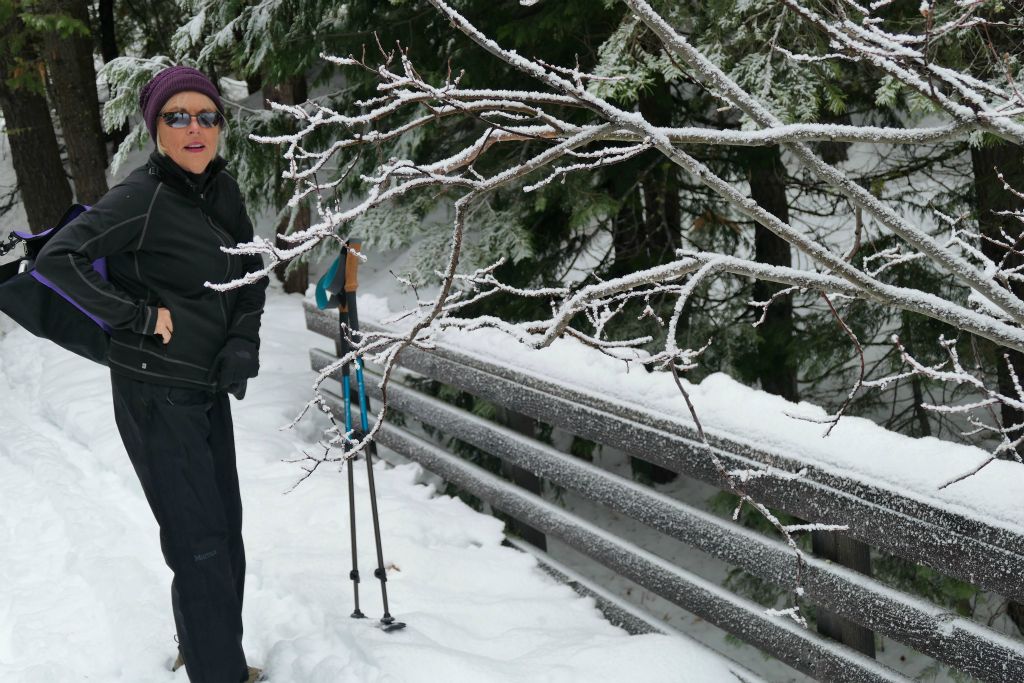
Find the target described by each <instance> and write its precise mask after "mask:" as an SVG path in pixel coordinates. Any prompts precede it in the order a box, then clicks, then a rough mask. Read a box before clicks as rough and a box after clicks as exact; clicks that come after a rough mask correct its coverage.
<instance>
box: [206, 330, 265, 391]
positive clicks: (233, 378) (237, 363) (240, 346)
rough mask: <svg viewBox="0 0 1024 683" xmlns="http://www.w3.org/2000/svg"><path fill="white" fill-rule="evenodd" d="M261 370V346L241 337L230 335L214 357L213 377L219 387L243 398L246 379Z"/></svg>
mask: <svg viewBox="0 0 1024 683" xmlns="http://www.w3.org/2000/svg"><path fill="white" fill-rule="evenodd" d="M259 372H260V354H259V348H258V347H257V346H256V345H255V344H253V343H252V342H250V341H246V340H245V339H242V338H240V337H228V341H227V343H226V344H224V348H223V349H221V350H220V353H218V354H217V357H216V358H214V359H213V370H212V371H211V373H212V375H213V377H215V378H216V382H217V389H218V390H223V391H227V392H228V393H229V394H234V396H235V398H237V399H239V400H241V399H242V398H243V397H244V396H245V388H246V383H247V382H246V380H248V379H249V378H250V377H255V376H256V375H258V374H259Z"/></svg>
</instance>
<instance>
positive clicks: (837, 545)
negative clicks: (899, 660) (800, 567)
mask: <svg viewBox="0 0 1024 683" xmlns="http://www.w3.org/2000/svg"><path fill="white" fill-rule="evenodd" d="M811 551H812V552H813V553H814V554H815V555H816V556H818V557H820V558H822V559H826V560H831V561H833V562H835V563H836V564H841V565H843V566H844V567H849V568H850V569H853V570H854V571H857V572H860V573H861V574H864V575H866V576H871V548H870V546H868V544H866V543H864V542H862V541H858V540H856V539H854V538H850V537H849V536H847V535H845V534H841V533H838V532H835V531H814V532H811ZM817 607H818V609H817V616H818V633H820V634H821V635H823V636H826V637H828V638H832V639H833V640H838V641H839V642H840V643H843V644H844V645H847V646H849V647H852V648H853V649H854V650H857V651H858V652H862V653H864V654H865V655H867V656H868V657H874V656H875V633H874V631H871V630H869V629H866V628H864V627H863V626H861V625H860V624H857V623H856V622H853V621H850V620H849V619H845V618H843V617H841V616H839V615H837V614H833V613H832V612H829V611H828V610H826V609H825V608H823V607H822V606H821V605H818V606H817Z"/></svg>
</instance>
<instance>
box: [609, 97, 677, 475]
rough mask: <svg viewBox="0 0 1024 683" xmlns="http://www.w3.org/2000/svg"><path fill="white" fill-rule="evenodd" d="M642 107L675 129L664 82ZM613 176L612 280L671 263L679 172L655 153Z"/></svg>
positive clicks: (634, 461) (641, 465)
mask: <svg viewBox="0 0 1024 683" xmlns="http://www.w3.org/2000/svg"><path fill="white" fill-rule="evenodd" d="M638 105H639V108H640V112H641V113H642V114H643V116H644V118H646V119H647V120H648V121H650V122H651V123H653V124H655V125H657V126H668V125H671V124H672V112H673V110H674V109H675V105H676V101H675V99H674V98H673V96H672V92H671V90H670V89H669V87H668V85H667V84H666V83H665V82H664V81H663V80H661V79H659V80H658V82H657V83H656V84H655V85H654V86H653V87H652V88H651V89H650V91H648V92H644V93H643V94H641V96H640V100H639V102H638ZM611 174H612V176H611V191H612V193H613V195H614V196H616V197H622V198H623V205H622V208H621V209H620V211H619V213H618V215H617V216H616V217H615V219H614V220H613V221H612V243H613V245H614V248H615V261H614V263H613V264H612V268H611V272H610V273H609V275H612V276H616V275H624V274H626V273H629V272H633V271H637V270H644V269H647V268H650V267H652V266H656V265H659V264H663V263H668V262H669V261H672V260H673V259H674V258H675V252H676V250H677V249H679V247H681V246H682V234H683V233H682V224H681V216H680V208H679V167H678V166H676V165H675V164H673V163H671V162H670V161H668V160H667V159H665V158H664V157H663V156H661V155H659V154H658V153H656V152H650V153H646V154H642V155H640V156H639V157H638V158H637V159H636V160H634V161H633V162H629V163H627V164H623V165H621V166H619V167H617V168H616V169H615V170H613V171H611ZM638 180H639V183H638V182H637V181H638ZM654 304H655V305H656V306H657V305H658V303H657V302H654ZM626 315H627V316H628V317H631V318H635V317H636V316H635V315H632V316H629V314H626ZM680 329H685V324H683V325H680ZM630 467H631V469H632V471H633V476H634V478H635V479H637V480H638V481H641V482H645V483H652V484H664V483H667V482H670V481H672V480H674V479H675V478H676V476H677V475H676V473H675V472H673V471H671V470H668V469H665V468H664V467H660V466H658V465H655V464H653V463H649V462H647V461H645V460H641V459H639V458H631V459H630Z"/></svg>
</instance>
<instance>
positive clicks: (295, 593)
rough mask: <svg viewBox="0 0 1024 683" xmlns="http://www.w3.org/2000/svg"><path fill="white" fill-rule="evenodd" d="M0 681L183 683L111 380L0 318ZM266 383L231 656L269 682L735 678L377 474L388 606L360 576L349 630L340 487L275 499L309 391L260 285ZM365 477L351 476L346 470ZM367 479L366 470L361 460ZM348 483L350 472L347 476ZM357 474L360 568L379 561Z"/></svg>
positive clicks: (491, 534)
mask: <svg viewBox="0 0 1024 683" xmlns="http://www.w3.org/2000/svg"><path fill="white" fill-rule="evenodd" d="M0 320H2V322H0V325H2V327H0V434H2V435H3V439H2V441H0V681H3V682H4V683H65V682H67V683H70V682H72V681H75V682H77V681H102V682H103V683H114V682H118V681H124V682H126V683H127V682H130V683H147V682H150V681H153V682H157V681H168V682H170V681H185V680H187V679H186V676H185V673H184V671H179V672H178V673H177V674H174V673H171V672H170V671H169V670H168V669H167V666H168V664H169V662H170V660H171V658H172V656H173V654H174V652H175V644H174V640H173V634H174V625H173V621H172V618H171V612H170V597H169V583H170V572H169V570H167V569H166V567H165V566H164V564H163V560H162V556H161V554H160V548H159V542H158V538H157V527H156V523H155V522H154V521H153V518H152V515H151V514H150V511H149V508H148V507H147V505H146V502H145V499H144V497H143V495H142V492H141V489H140V487H139V485H138V483H137V480H136V478H135V474H134V472H133V471H132V468H131V465H130V463H129V461H128V458H127V456H126V454H125V453H124V450H123V447H122V445H121V442H120V439H119V437H118V434H117V430H116V428H115V425H114V419H113V411H112V407H111V402H110V389H109V379H108V376H107V374H106V370H105V369H104V368H102V367H99V366H96V365H93V364H91V363H88V362H86V361H83V360H80V359H78V358H76V357H74V356H72V355H71V354H69V353H67V352H64V351H63V350H61V349H59V348H57V347H56V346H53V345H51V344H49V343H47V342H42V341H39V340H37V339H35V338H34V337H31V336H30V335H28V334H27V333H25V332H24V331H22V330H20V329H17V328H14V327H13V325H12V324H11V323H10V321H9V320H6V319H0ZM263 340H264V341H263V346H262V349H263V351H262V359H261V360H262V370H261V373H260V376H259V378H257V379H256V380H254V381H253V382H252V384H251V385H250V388H249V393H248V395H247V397H246V398H245V400H244V401H241V402H234V403H233V410H234V418H235V432H236V437H237V445H238V450H239V474H240V477H241V486H242V495H243V502H244V505H245V510H246V517H245V540H246V547H247V554H248V561H249V566H248V577H247V590H246V602H245V615H244V618H245V626H246V635H245V647H246V651H247V653H248V654H249V656H250V658H251V660H252V661H253V662H254V663H259V664H262V665H264V666H266V667H267V670H268V672H269V673H270V674H271V677H272V678H271V680H274V681H280V682H281V683H319V682H322V683H342V682H344V681H352V682H353V683H356V682H358V683H369V682H372V681H388V682H389V683H405V682H413V681H423V682H428V681H429V682H434V681H439V680H444V681H446V682H451V683H456V682H459V681H467V682H469V681H472V682H473V683H490V682H500V681H509V682H513V681H515V682H516V683H520V682H522V681H531V682H535V681H546V682H550V683H556V682H565V683H575V682H577V681H588V682H594V681H609V682H611V681H615V682H619V681H625V680H643V681H651V682H658V681H665V682H666V683H667V682H670V681H672V682H675V681H681V680H685V681H688V682H694V683H697V682H701V681H708V682H709V683H711V682H714V683H720V682H722V681H729V680H735V677H734V676H733V675H732V674H731V673H730V667H729V666H728V665H726V664H725V663H724V661H723V660H721V659H720V658H718V657H717V656H715V655H713V654H711V653H709V652H708V651H707V650H705V649H704V648H702V647H700V646H698V645H696V644H693V643H691V642H689V641H687V640H685V639H683V638H679V637H671V636H662V635H644V636H628V635H627V634H626V633H625V632H623V631H621V630H619V629H616V628H614V627H613V626H611V625H610V624H609V623H608V622H606V621H605V620H603V618H602V617H601V615H600V613H599V612H598V611H597V609H596V608H595V607H594V604H593V602H592V600H590V599H584V598H580V597H578V596H577V595H576V594H575V593H574V592H573V591H572V590H571V589H569V588H568V587H566V586H564V585H561V584H559V583H557V582H555V581H554V580H553V579H551V578H550V577H548V576H547V575H546V574H545V573H544V572H543V571H542V570H540V569H539V568H538V567H537V566H536V562H535V560H534V559H533V558H532V557H531V556H529V555H525V554H523V553H520V552H519V551H516V550H514V549H511V548H508V547H505V546H502V545H501V540H502V528H501V523H500V522H498V521H497V520H496V519H494V518H492V517H489V516H486V515H481V514H478V513H476V512H474V511H473V510H471V509H470V508H468V507H467V506H466V505H464V504H463V503H462V502H460V501H459V500H457V499H452V498H449V497H446V496H439V495H437V494H436V491H435V490H434V488H433V486H431V485H429V484H427V485H424V484H421V483H419V482H421V481H423V480H424V477H423V476H422V472H421V470H420V469H419V467H418V466H416V465H412V464H408V465H397V466H391V465H389V464H387V463H383V462H381V463H378V465H377V467H376V469H375V472H376V480H377V491H378V498H379V501H380V514H381V518H382V523H383V529H384V557H385V564H386V565H387V567H388V588H389V598H390V601H391V607H392V612H393V613H394V615H395V616H396V617H398V618H399V619H401V620H404V621H406V622H407V623H408V627H407V628H406V629H405V630H404V631H400V632H396V633H390V634H386V633H384V632H382V631H380V630H378V629H376V628H374V627H373V624H374V623H375V621H376V618H378V617H379V616H380V597H379V590H378V588H377V585H376V582H375V581H373V580H372V579H371V580H368V579H366V578H364V581H363V583H362V590H361V596H360V597H361V603H362V607H363V610H364V611H365V612H367V613H368V614H369V615H370V616H371V617H372V618H371V619H370V620H366V621H364V620H354V619H351V618H350V617H349V614H350V613H351V611H352V587H351V582H350V581H349V579H348V572H349V569H350V566H349V561H350V560H349V553H350V546H349V537H348V528H349V527H348V520H347V498H346V496H347V494H346V487H345V478H344V477H343V476H342V475H341V474H340V473H338V472H337V471H335V470H333V469H327V470H323V471H320V472H318V473H317V475H316V476H314V477H312V478H311V479H309V480H308V481H306V482H305V483H304V484H302V485H301V486H299V487H298V488H297V489H296V490H295V491H294V492H292V493H289V494H286V493H285V491H287V490H288V489H289V488H290V487H291V485H292V484H293V483H294V481H295V480H296V478H297V475H298V474H299V471H298V470H297V467H296V465H294V464H289V463H286V462H283V461H284V460H287V459H289V458H294V457H295V456H296V455H297V454H298V453H299V451H300V449H302V448H304V447H310V446H311V443H310V440H311V439H313V438H315V435H316V433H317V430H318V428H319V427H320V426H322V425H319V424H315V423H312V422H306V423H303V424H302V426H301V427H300V429H299V430H298V431H297V432H293V431H285V432H282V431H279V430H278V429H277V428H278V427H279V426H280V425H283V424H285V423H287V422H288V421H289V420H290V419H291V418H292V417H293V415H294V413H295V410H296V408H297V407H298V406H300V405H301V404H302V403H303V402H304V401H305V400H306V399H307V398H308V396H309V382H308V381H307V380H310V379H311V378H312V373H311V372H310V371H309V369H308V367H309V365H308V363H309V361H308V352H307V349H308V348H309V347H310V346H314V345H317V344H318V343H319V342H320V340H318V339H317V338H316V336H315V335H313V334H312V333H310V332H307V331H306V330H305V325H304V323H303V315H302V307H301V298H300V297H294V296H291V297H290V296H286V295H284V294H282V293H280V292H279V291H277V290H276V289H272V290H271V293H270V297H269V302H268V307H267V312H266V315H265V317H264V332H263ZM360 464H361V465H362V464H363V463H362V462H360ZM363 467H365V465H363ZM357 471H359V470H357ZM365 479H366V478H365V476H359V477H357V486H356V498H357V500H356V504H357V509H358V510H359V511H360V514H361V515H362V516H361V517H360V525H359V536H358V542H359V550H360V560H359V562H360V568H361V570H362V571H363V573H364V577H369V576H371V572H372V568H373V567H374V566H375V557H374V545H373V537H372V528H371V526H370V524H369V515H368V510H369V507H368V499H367V490H366V482H365Z"/></svg>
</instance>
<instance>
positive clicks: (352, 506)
mask: <svg viewBox="0 0 1024 683" xmlns="http://www.w3.org/2000/svg"><path fill="white" fill-rule="evenodd" d="M342 249H343V256H345V258H343V259H340V263H339V264H338V267H339V271H340V273H339V276H340V277H339V281H340V282H342V283H344V281H345V272H346V261H347V260H348V253H347V251H348V250H347V249H345V248H344V247H342ZM335 350H336V352H337V354H338V357H339V358H341V357H343V356H345V355H346V354H347V353H348V352H349V351H351V350H352V343H351V340H350V339H349V322H348V308H347V306H346V300H345V297H344V296H339V297H338V344H337V348H336V349H335ZM341 395H342V398H343V404H344V407H345V433H346V434H350V433H351V432H352V379H351V373H350V371H349V366H348V363H346V364H345V365H343V366H342V367H341ZM352 460H353V458H349V459H348V461H347V462H346V466H347V469H348V519H349V536H350V537H351V538H352V570H351V571H350V572H349V573H348V577H349V578H350V579H352V593H353V600H354V603H355V609H354V610H353V611H352V614H351V615H349V616H351V617H352V618H353V619H365V618H366V615H365V614H363V612H362V610H360V609H359V559H358V554H357V552H356V491H355V480H354V476H355V475H354V474H353V465H352Z"/></svg>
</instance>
